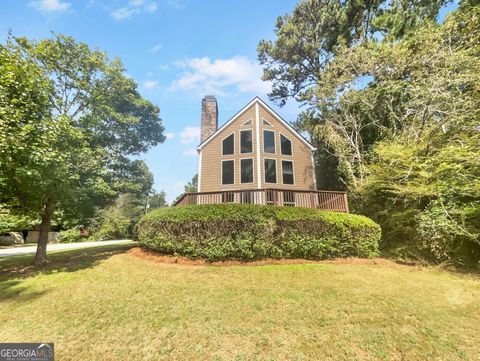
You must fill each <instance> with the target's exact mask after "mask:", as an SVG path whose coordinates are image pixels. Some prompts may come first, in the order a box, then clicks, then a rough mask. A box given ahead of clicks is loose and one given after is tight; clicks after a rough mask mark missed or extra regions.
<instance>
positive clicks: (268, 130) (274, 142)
mask: <svg viewBox="0 0 480 361" xmlns="http://www.w3.org/2000/svg"><path fill="white" fill-rule="evenodd" d="M265 132H270V133H273V153H272V152H266V151H265ZM262 140H263V142H262V143H263V153H265V154H277V144H276V143H277V142H276V140H275V131H274V130H270V129H263V132H262Z"/></svg>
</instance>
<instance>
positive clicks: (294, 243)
mask: <svg viewBox="0 0 480 361" xmlns="http://www.w3.org/2000/svg"><path fill="white" fill-rule="evenodd" d="M136 237H137V238H138V240H139V241H140V243H141V244H143V245H145V246H147V247H149V248H152V249H154V250H157V251H161V252H165V253H171V254H180V255H185V256H188V257H202V258H206V259H208V260H210V261H216V260H224V259H243V260H252V259H261V258H267V257H271V258H305V259H325V258H333V257H348V256H357V257H373V256H375V255H377V254H378V241H379V239H380V227H379V226H378V225H377V224H376V223H375V222H373V221H371V220H370V219H368V218H366V217H363V216H358V215H353V214H344V213H334V212H323V211H318V210H315V209H307V208H294V207H274V206H257V205H241V204H218V205H198V206H181V207H170V208H162V209H158V210H155V211H152V212H150V213H148V214H147V215H145V216H144V217H143V218H142V219H141V220H140V222H139V223H138V224H137V226H136Z"/></svg>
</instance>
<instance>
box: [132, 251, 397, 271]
mask: <svg viewBox="0 0 480 361" xmlns="http://www.w3.org/2000/svg"><path fill="white" fill-rule="evenodd" d="M128 253H129V254H131V255H132V256H134V257H137V258H140V259H143V260H147V261H152V262H158V263H168V264H178V265H184V266H262V265H286V264H362V265H363V264H364V265H383V266H395V267H401V265H400V264H398V263H397V262H395V261H394V260H389V259H385V258H379V257H377V258H370V259H365V258H355V257H349V258H336V259H331V260H323V261H312V260H308V259H301V258H295V259H272V258H267V259H263V260H259V261H240V260H228V261H219V262H208V261H206V260H204V259H190V258H187V257H181V256H172V255H167V254H161V253H158V252H154V251H151V250H148V249H145V248H141V247H133V248H132V249H130V250H129V251H128Z"/></svg>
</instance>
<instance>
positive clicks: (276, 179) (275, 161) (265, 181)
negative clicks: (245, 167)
mask: <svg viewBox="0 0 480 361" xmlns="http://www.w3.org/2000/svg"><path fill="white" fill-rule="evenodd" d="M267 160H273V162H274V163H275V182H267V167H266V164H265V161H267ZM277 173H278V172H277V160H276V159H275V158H263V182H264V183H265V184H278V174H277Z"/></svg>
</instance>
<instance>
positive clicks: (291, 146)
mask: <svg viewBox="0 0 480 361" xmlns="http://www.w3.org/2000/svg"><path fill="white" fill-rule="evenodd" d="M282 135H283V136H284V137H285V138H287V139H288V140H289V141H290V149H291V150H292V154H283V153H282ZM278 144H279V145H280V155H285V156H287V157H293V142H292V140H291V139H290V138H289V137H287V136H286V135H285V134H283V133H282V132H279V136H278Z"/></svg>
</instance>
